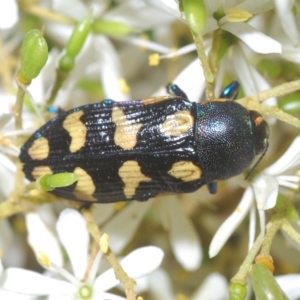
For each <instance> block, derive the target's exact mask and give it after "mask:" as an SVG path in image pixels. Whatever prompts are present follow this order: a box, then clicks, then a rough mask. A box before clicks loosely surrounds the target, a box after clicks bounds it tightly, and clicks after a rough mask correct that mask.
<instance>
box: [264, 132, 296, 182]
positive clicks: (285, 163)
mask: <svg viewBox="0 0 300 300" xmlns="http://www.w3.org/2000/svg"><path fill="white" fill-rule="evenodd" d="M299 149H300V136H297V137H296V138H295V139H294V141H293V142H292V144H291V145H290V146H289V148H288V149H287V150H286V151H285V153H284V154H283V155H282V156H281V157H280V158H279V159H278V160H277V161H276V162H275V163H273V164H272V165H271V166H269V167H268V168H267V169H265V170H264V174H267V175H270V176H275V175H279V174H281V173H283V172H285V171H287V170H288V169H290V168H297V167H299V165H300V151H299Z"/></svg>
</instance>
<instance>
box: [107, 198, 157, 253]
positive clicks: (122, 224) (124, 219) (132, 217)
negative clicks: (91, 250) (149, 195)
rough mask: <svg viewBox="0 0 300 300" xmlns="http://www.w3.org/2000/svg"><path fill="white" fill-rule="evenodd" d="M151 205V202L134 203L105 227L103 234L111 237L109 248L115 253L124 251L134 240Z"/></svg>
mask: <svg viewBox="0 0 300 300" xmlns="http://www.w3.org/2000/svg"><path fill="white" fill-rule="evenodd" d="M151 203H152V201H151V200H148V201H147V202H143V203H141V202H132V203H130V204H129V205H127V206H126V207H125V208H124V209H122V211H120V212H119V213H118V214H117V215H116V216H115V217H114V218H113V219H112V220H111V221H109V222H108V223H107V224H106V225H105V226H103V228H102V232H105V233H107V234H108V235H109V246H110V248H111V249H112V251H113V252H114V253H119V252H120V251H122V250H123V249H124V247H125V246H126V245H127V244H128V243H129V241H130V240H131V239H132V237H133V235H134V234H135V232H136V231H137V230H138V228H139V226H140V223H141V222H142V220H143V218H144V215H145V213H146V212H147V210H148V209H149V207H150V205H151Z"/></svg>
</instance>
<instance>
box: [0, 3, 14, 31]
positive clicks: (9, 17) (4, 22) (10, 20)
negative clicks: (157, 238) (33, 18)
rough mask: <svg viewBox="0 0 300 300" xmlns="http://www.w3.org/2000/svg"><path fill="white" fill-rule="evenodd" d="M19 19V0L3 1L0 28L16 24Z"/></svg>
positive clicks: (0, 12)
mask: <svg viewBox="0 0 300 300" xmlns="http://www.w3.org/2000/svg"><path fill="white" fill-rule="evenodd" d="M18 19H19V14H18V5H17V1H15V0H9V1H1V3H0V29H1V30H3V29H8V28H11V27H12V26H14V25H15V24H16V23H17V21H18Z"/></svg>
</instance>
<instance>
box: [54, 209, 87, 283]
mask: <svg viewBox="0 0 300 300" xmlns="http://www.w3.org/2000/svg"><path fill="white" fill-rule="evenodd" d="M56 230H57V233H58V235H59V239H60V241H61V243H62V244H63V246H64V247H65V249H66V251H67V253H68V255H69V258H70V261H71V264H72V267H73V271H74V275H75V276H76V277H77V278H78V279H80V278H81V277H82V276H83V275H84V273H85V271H86V267H87V263H88V247H89V234H88V231H87V229H86V221H85V219H84V218H83V217H82V215H81V214H80V213H79V212H78V211H76V210H74V209H65V210H64V211H62V212H61V214H60V216H59V219H58V221H57V224H56Z"/></svg>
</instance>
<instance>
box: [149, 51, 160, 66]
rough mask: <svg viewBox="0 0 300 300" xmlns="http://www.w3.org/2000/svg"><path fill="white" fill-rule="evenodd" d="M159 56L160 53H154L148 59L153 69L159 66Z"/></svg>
mask: <svg viewBox="0 0 300 300" xmlns="http://www.w3.org/2000/svg"><path fill="white" fill-rule="evenodd" d="M159 61H160V59H159V54H158V53H153V54H151V55H149V57H148V63H149V66H151V67H156V66H158V65H159Z"/></svg>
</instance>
